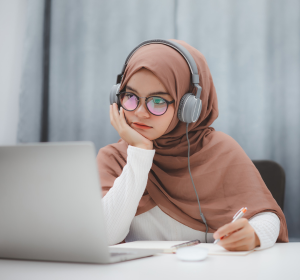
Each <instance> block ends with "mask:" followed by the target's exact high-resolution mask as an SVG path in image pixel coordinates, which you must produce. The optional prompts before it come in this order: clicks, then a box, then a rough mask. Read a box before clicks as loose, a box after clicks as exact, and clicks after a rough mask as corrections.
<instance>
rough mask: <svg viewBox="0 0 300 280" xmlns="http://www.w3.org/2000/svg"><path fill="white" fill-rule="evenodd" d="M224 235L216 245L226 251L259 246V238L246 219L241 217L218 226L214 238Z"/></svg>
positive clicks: (246, 249)
mask: <svg viewBox="0 0 300 280" xmlns="http://www.w3.org/2000/svg"><path fill="white" fill-rule="evenodd" d="M225 235H228V236H226V237H224V238H223V239H222V240H221V241H219V242H218V245H220V246H222V247H224V248H225V249H226V250H228V251H249V250H252V249H254V248H255V247H257V246H260V241H259V238H258V236H257V234H256V232H255V231H254V229H253V227H252V226H251V225H250V224H249V222H248V220H247V219H245V218H241V219H238V220H236V221H235V222H234V223H229V224H226V225H224V226H222V227H220V228H219V229H218V230H217V231H216V232H215V233H214V234H213V237H214V238H215V239H218V238H221V237H222V236H225Z"/></svg>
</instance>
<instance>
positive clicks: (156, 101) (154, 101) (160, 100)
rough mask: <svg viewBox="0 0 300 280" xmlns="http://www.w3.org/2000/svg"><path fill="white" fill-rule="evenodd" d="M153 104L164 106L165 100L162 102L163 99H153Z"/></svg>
mask: <svg viewBox="0 0 300 280" xmlns="http://www.w3.org/2000/svg"><path fill="white" fill-rule="evenodd" d="M153 103H154V104H164V103H165V100H163V99H162V98H160V97H153Z"/></svg>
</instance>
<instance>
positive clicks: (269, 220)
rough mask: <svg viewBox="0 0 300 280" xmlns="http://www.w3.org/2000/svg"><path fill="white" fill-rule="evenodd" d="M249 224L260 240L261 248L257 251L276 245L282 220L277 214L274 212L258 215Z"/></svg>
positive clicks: (257, 248)
mask: <svg viewBox="0 0 300 280" xmlns="http://www.w3.org/2000/svg"><path fill="white" fill-rule="evenodd" d="M249 224H250V225H251V226H252V227H253V229H254V230H255V232H256V234H257V236H258V238H259V240H260V246H259V247H256V248H255V250H262V249H266V248H269V247H272V246H273V245H274V244H275V242H276V240H277V238H278V235H279V231H280V220H279V218H278V216H277V215H276V214H274V213H272V212H263V213H259V214H256V215H254V216H253V217H252V218H250V219H249Z"/></svg>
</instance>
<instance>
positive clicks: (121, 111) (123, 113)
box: [120, 107, 128, 126]
mask: <svg viewBox="0 0 300 280" xmlns="http://www.w3.org/2000/svg"><path fill="white" fill-rule="evenodd" d="M120 120H121V123H122V125H125V126H127V125H128V124H127V122H126V119H125V112H124V109H123V108H122V107H121V108H120Z"/></svg>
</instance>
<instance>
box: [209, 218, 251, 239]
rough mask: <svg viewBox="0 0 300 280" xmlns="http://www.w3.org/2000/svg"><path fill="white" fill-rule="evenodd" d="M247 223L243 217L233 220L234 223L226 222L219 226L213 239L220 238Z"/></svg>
mask: <svg viewBox="0 0 300 280" xmlns="http://www.w3.org/2000/svg"><path fill="white" fill-rule="evenodd" d="M247 223H248V220H247V219H245V218H242V219H239V220H237V221H235V222H234V223H229V224H226V225H224V226H222V227H220V228H219V229H218V230H217V231H216V232H215V233H214V235H213V237H214V238H215V239H218V238H221V237H222V236H224V235H228V234H230V233H231V232H234V231H236V230H240V229H241V228H243V227H245V226H246V225H247Z"/></svg>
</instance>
